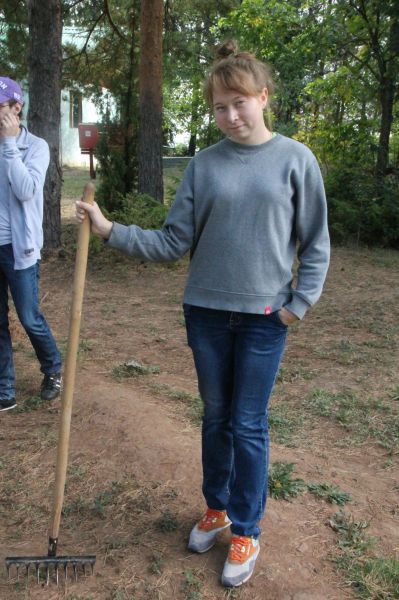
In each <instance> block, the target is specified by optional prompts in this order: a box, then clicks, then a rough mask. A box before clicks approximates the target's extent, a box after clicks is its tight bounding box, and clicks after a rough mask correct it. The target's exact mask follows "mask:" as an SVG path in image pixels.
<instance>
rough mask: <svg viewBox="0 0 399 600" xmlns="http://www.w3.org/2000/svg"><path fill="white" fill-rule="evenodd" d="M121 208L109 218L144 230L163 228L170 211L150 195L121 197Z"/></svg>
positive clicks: (110, 214) (114, 211) (119, 203)
mask: <svg viewBox="0 0 399 600" xmlns="http://www.w3.org/2000/svg"><path fill="white" fill-rule="evenodd" d="M118 206H119V208H117V209H116V210H113V211H112V212H110V213H109V218H110V219H112V220H113V221H117V222H118V223H122V224H123V225H131V224H132V223H134V225H138V226H139V227H142V228H143V229H159V228H160V227H162V225H163V223H164V221H165V219H166V215H167V214H168V209H167V208H166V206H165V205H164V204H160V203H159V202H157V201H156V200H154V198H152V197H151V196H148V194H127V196H126V197H123V196H122V195H120V197H119V202H118Z"/></svg>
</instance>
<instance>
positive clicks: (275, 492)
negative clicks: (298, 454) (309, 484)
mask: <svg viewBox="0 0 399 600" xmlns="http://www.w3.org/2000/svg"><path fill="white" fill-rule="evenodd" d="M294 468H295V465H294V463H286V462H283V461H281V462H280V461H276V462H274V463H273V464H272V465H271V467H270V469H269V483H268V485H269V494H270V496H271V497H272V498H276V499H281V498H283V499H284V500H288V498H290V497H296V496H298V495H299V494H301V493H302V492H303V491H304V489H305V482H304V481H303V479H293V478H292V473H293V471H294Z"/></svg>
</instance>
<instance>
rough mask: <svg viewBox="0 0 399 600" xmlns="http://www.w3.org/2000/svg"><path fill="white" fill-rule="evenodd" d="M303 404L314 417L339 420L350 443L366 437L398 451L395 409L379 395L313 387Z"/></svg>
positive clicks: (398, 413)
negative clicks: (334, 392) (348, 436)
mask: <svg viewBox="0 0 399 600" xmlns="http://www.w3.org/2000/svg"><path fill="white" fill-rule="evenodd" d="M304 405H305V407H306V408H308V409H310V410H311V412H312V413H313V414H315V415H317V416H322V417H326V418H328V419H331V420H333V421H336V422H337V423H339V424H340V425H341V426H342V427H344V428H345V429H346V430H347V431H348V432H350V434H351V437H350V439H351V442H352V443H353V442H358V443H361V442H364V441H365V440H367V439H368V438H369V437H373V438H375V439H376V441H377V443H378V444H379V445H380V446H382V447H383V448H385V449H386V450H388V451H389V452H390V453H391V454H394V453H398V452H399V410H398V407H397V406H395V405H394V404H392V403H387V402H384V401H383V400H381V399H379V398H376V399H374V398H367V399H366V400H361V399H359V398H358V397H357V396H356V394H354V393H352V392H348V393H341V394H333V393H331V392H328V391H326V390H322V389H314V390H313V391H312V392H311V393H310V394H309V395H308V396H307V397H306V398H305V402H304Z"/></svg>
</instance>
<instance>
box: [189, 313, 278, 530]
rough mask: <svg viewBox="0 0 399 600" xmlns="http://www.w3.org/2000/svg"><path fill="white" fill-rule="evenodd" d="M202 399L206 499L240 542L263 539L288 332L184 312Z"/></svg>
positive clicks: (265, 319) (266, 319) (246, 318)
mask: <svg viewBox="0 0 399 600" xmlns="http://www.w3.org/2000/svg"><path fill="white" fill-rule="evenodd" d="M184 313H185V319H186V326H187V336H188V343H189V346H190V347H191V349H192V352H193V356H194V362H195V367H196V371H197V375H198V384H199V391H200V394H201V397H202V399H203V401H204V417H203V424H202V466H203V494H204V497H205V500H206V503H207V506H208V507H209V508H213V509H216V510H223V509H226V510H227V513H228V516H229V518H230V519H231V521H232V527H231V529H232V532H233V534H235V535H245V536H254V537H258V536H259V534H260V528H259V524H258V523H259V521H260V519H261V518H262V516H263V514H264V510H265V505H266V498H267V471H268V459H269V435H268V401H269V397H270V394H271V391H272V388H273V385H274V382H275V379H276V376H277V372H278V369H279V365H280V361H281V358H282V355H283V352H284V347H285V340H286V336H287V327H286V326H285V325H284V324H283V323H282V322H281V320H280V318H279V316H278V313H272V314H270V315H255V314H247V313H236V312H229V311H221V310H213V309H206V308H200V307H196V306H191V305H185V306H184Z"/></svg>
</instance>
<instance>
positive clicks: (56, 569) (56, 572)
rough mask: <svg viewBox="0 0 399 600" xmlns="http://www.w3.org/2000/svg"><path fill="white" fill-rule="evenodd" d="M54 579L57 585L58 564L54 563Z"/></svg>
mask: <svg viewBox="0 0 399 600" xmlns="http://www.w3.org/2000/svg"><path fill="white" fill-rule="evenodd" d="M55 581H56V583H57V586H58V564H57V565H55Z"/></svg>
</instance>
